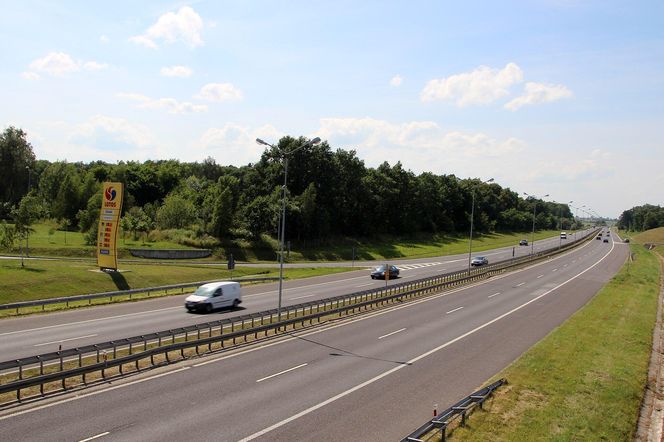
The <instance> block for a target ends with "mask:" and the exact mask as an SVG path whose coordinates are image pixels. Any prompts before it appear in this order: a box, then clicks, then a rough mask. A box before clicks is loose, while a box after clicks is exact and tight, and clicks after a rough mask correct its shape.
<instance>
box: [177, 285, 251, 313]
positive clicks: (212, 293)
mask: <svg viewBox="0 0 664 442" xmlns="http://www.w3.org/2000/svg"><path fill="white" fill-rule="evenodd" d="M241 302H242V294H241V293H240V283H238V282H231V281H222V282H211V283H209V284H203V285H202V286H200V287H199V288H198V289H196V291H195V292H194V293H193V294H192V295H189V296H187V298H186V299H185V300H184V306H185V308H186V309H187V310H188V311H190V312H191V311H194V310H196V311H203V312H206V313H210V312H211V311H212V310H215V309H217V308H221V307H233V308H235V307H237V306H238V305H240V303H241Z"/></svg>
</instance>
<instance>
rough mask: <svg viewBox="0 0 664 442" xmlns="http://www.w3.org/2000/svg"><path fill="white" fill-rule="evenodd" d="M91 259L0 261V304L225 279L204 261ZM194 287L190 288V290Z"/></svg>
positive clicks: (304, 272)
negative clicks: (113, 264) (108, 267)
mask: <svg viewBox="0 0 664 442" xmlns="http://www.w3.org/2000/svg"><path fill="white" fill-rule="evenodd" d="M97 269H98V267H97V266H96V265H95V264H93V263H84V262H80V263H79V262H71V261H26V265H25V267H21V264H20V262H18V261H13V260H12V261H9V260H7V261H0V304H8V303H12V302H20V301H31V300H35V299H48V298H57V297H61V296H73V295H84V294H88V293H100V292H108V291H115V290H126V289H135V288H143V287H154V286H161V285H169V284H183V283H189V282H196V281H207V280H213V279H227V278H229V277H230V276H231V272H230V271H228V270H226V269H225V268H220V267H214V266H204V265H198V266H197V265H179V266H175V265H169V266H160V265H141V264H121V265H120V269H121V270H123V272H122V273H119V274H116V275H111V274H107V273H100V272H98V271H96V270H97ZM349 270H356V269H351V268H332V267H325V268H302V269H288V268H287V269H285V270H284V277H285V278H288V279H294V278H305V277H309V276H320V275H325V274H330V273H338V272H343V271H349ZM232 276H233V278H240V277H243V276H245V277H278V276H279V269H278V268H254V267H252V268H248V267H238V268H236V269H235V270H234V271H233V275H232ZM192 291H193V290H192Z"/></svg>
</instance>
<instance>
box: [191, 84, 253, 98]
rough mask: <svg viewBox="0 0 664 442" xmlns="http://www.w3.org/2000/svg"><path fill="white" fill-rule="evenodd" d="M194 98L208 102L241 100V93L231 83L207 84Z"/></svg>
mask: <svg viewBox="0 0 664 442" xmlns="http://www.w3.org/2000/svg"><path fill="white" fill-rule="evenodd" d="M196 98H201V99H204V100H209V101H232V100H241V99H242V92H241V91H240V90H239V89H238V88H236V87H235V86H233V85H232V84H231V83H209V84H206V85H205V86H203V87H202V88H201V91H200V92H199V93H198V95H196Z"/></svg>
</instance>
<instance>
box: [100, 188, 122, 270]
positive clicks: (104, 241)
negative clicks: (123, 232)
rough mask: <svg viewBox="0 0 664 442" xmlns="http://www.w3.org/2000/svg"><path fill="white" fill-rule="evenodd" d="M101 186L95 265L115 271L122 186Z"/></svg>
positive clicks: (116, 266) (116, 267)
mask: <svg viewBox="0 0 664 442" xmlns="http://www.w3.org/2000/svg"><path fill="white" fill-rule="evenodd" d="M103 186H104V187H103V192H102V198H101V211H100V212H99V233H98V235H97V265H98V266H99V268H100V269H101V270H106V269H110V270H117V269H118V253H117V238H118V227H119V225H120V215H121V214H122V196H123V185H122V183H103Z"/></svg>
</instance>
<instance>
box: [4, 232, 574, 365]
mask: <svg viewBox="0 0 664 442" xmlns="http://www.w3.org/2000/svg"><path fill="white" fill-rule="evenodd" d="M580 235H581V233H580V232H579V237H580ZM559 244H560V240H559V239H558V238H550V239H548V240H543V241H537V242H536V243H535V251H536V252H537V251H538V250H543V249H545V248H550V247H555V246H557V245H559ZM513 251H514V254H515V256H516V257H519V256H523V255H527V254H529V253H530V251H531V247H530V246H528V247H519V246H515V247H514V248H513V247H504V248H500V249H495V250H491V251H484V252H479V253H474V254H473V256H478V255H484V256H487V257H488V258H489V261H490V262H496V261H500V260H504V259H509V258H511V257H512V253H513ZM391 263H392V264H396V265H397V266H399V267H400V268H401V269H402V270H401V275H400V278H398V279H395V280H391V281H388V284H397V283H399V282H403V281H408V280H415V279H419V278H425V277H428V276H433V275H439V274H442V273H447V272H452V271H457V270H462V269H465V268H467V266H468V255H467V254H465V255H454V256H445V257H439V258H420V259H414V260H396V261H391ZM349 264H350V263H349ZM375 264H377V263H363V264H362V265H369V266H372V265H375ZM367 268H368V267H361V269H362V270H358V271H351V272H346V273H342V274H335V275H328V276H321V277H315V278H307V279H301V280H293V281H287V282H285V284H284V290H283V294H282V298H283V299H282V303H283V305H292V304H300V303H303V302H308V301H313V300H316V299H322V298H327V297H332V296H338V295H343V294H349V293H355V292H358V291H363V290H369V289H372V288H377V287H381V286H384V285H385V281H382V280H372V279H371V278H369V276H368V273H369V272H368V271H367ZM242 290H243V303H242V308H240V309H238V310H236V311H229V310H219V311H216V312H214V313H212V314H209V315H200V314H191V313H187V312H186V310H185V309H184V307H183V305H184V298H185V297H186V296H187V294H185V295H179V296H170V297H165V298H159V299H155V300H146V301H140V302H131V303H123V304H114V305H106V306H98V307H94V308H85V309H75V310H70V311H63V312H55V313H49V314H46V315H32V316H27V317H18V318H9V319H3V320H0V361H7V360H13V359H19V358H22V357H26V356H33V355H37V354H44V353H48V352H53V351H57V350H58V349H59V348H60V347H62V349H67V348H75V347H79V346H83V345H89V344H95V343H99V342H106V341H111V340H117V339H122V338H126V337H129V336H139V335H142V334H147V333H151V332H155V331H160V330H168V329H172V328H178V327H183V326H187V325H192V324H197V323H204V322H208V321H212V320H216V319H220V318H225V317H230V316H233V315H235V316H238V315H243V314H247V313H253V312H258V311H265V310H269V309H273V308H276V305H277V297H278V292H277V283H271V284H261V285H253V286H247V287H244V288H243V289H242Z"/></svg>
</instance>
